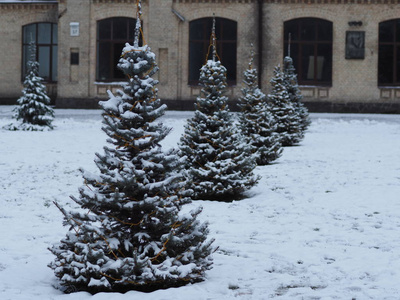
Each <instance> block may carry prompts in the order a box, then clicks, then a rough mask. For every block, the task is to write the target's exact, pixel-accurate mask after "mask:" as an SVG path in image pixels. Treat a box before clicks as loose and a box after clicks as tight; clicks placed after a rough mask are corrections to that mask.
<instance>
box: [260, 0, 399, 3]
mask: <svg viewBox="0 0 400 300" xmlns="http://www.w3.org/2000/svg"><path fill="white" fill-rule="evenodd" d="M263 1H264V3H276V4H400V0H263Z"/></svg>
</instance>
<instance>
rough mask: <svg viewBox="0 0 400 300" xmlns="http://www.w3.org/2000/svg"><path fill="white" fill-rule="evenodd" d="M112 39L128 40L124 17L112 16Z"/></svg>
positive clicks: (126, 23) (126, 24)
mask: <svg viewBox="0 0 400 300" xmlns="http://www.w3.org/2000/svg"><path fill="white" fill-rule="evenodd" d="M112 31H113V33H112V38H113V40H123V39H124V40H126V41H128V22H127V19H126V18H114V19H113V29H112Z"/></svg>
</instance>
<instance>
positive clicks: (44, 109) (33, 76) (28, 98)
mask: <svg viewBox="0 0 400 300" xmlns="http://www.w3.org/2000/svg"><path fill="white" fill-rule="evenodd" d="M29 51H30V58H29V61H28V64H27V73H26V76H25V80H24V89H23V90H22V96H21V97H20V98H19V99H18V100H17V103H18V105H19V106H17V107H16V108H15V109H14V112H15V114H14V116H13V117H14V118H15V119H17V120H18V121H20V123H12V124H10V125H7V126H6V129H9V130H28V131H43V130H45V129H53V126H52V124H51V123H52V122H53V119H54V110H53V109H52V108H51V107H50V106H49V105H50V98H49V97H48V96H47V92H46V86H45V85H44V84H43V83H42V80H43V79H42V78H41V77H39V63H38V62H37V61H36V46H35V43H34V42H33V41H32V42H31V43H30V45H29Z"/></svg>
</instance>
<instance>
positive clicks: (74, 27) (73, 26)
mask: <svg viewBox="0 0 400 300" xmlns="http://www.w3.org/2000/svg"><path fill="white" fill-rule="evenodd" d="M69 27H70V35H71V36H79V23H78V22H71V23H69Z"/></svg>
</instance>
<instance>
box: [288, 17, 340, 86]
mask: <svg viewBox="0 0 400 300" xmlns="http://www.w3.org/2000/svg"><path fill="white" fill-rule="evenodd" d="M293 24H294V25H293ZM290 26H292V27H294V28H295V31H296V32H295V33H294V36H295V38H293V33H292V32H290V33H291V36H292V38H291V40H290V47H291V50H293V48H297V53H296V54H295V55H291V56H292V58H293V63H294V67H295V69H296V71H297V78H298V82H299V84H300V85H314V86H328V87H331V86H332V73H333V72H332V69H333V23H332V22H331V21H329V20H325V19H320V18H312V17H307V18H297V19H291V20H288V21H285V22H284V25H283V31H284V41H283V52H284V56H286V55H288V46H289V32H288V30H290V28H289V27H290ZM307 29H311V30H313V31H314V32H313V33H312V35H313V36H312V37H311V36H310V35H309V36H308V37H304V36H306V35H307ZM326 33H327V38H326V39H324V38H322V36H323V35H324V34H326ZM323 47H325V48H326V49H328V53H327V54H326V55H325V53H326V50H325V51H324V50H322V48H323ZM307 48H308V49H309V50H310V49H311V51H312V53H313V57H314V60H313V62H312V65H313V67H314V68H313V71H312V73H311V74H312V76H313V78H312V79H308V78H307V76H305V71H306V70H308V67H309V65H310V64H311V62H310V61H309V60H308V64H309V65H308V66H307V65H306V64H307V62H304V57H303V55H305V54H303V53H305V52H306V51H307V50H306V49H307ZM291 53H293V51H291ZM321 54H324V55H321ZM321 56H322V57H324V58H326V57H329V59H327V60H326V63H327V66H326V67H325V68H324V67H322V68H320V69H319V66H320V63H319V62H318V57H321ZM309 72H310V71H309V70H308V72H307V73H309ZM319 74H321V79H318V77H319ZM324 74H325V75H324ZM324 76H325V79H323V77H324Z"/></svg>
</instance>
